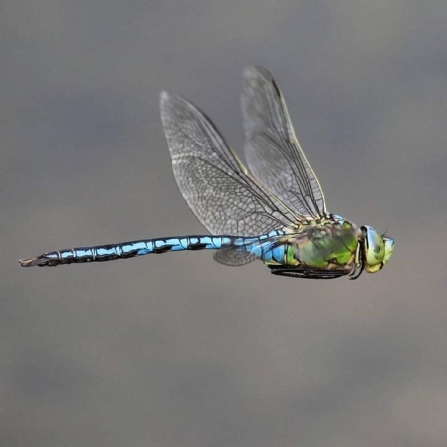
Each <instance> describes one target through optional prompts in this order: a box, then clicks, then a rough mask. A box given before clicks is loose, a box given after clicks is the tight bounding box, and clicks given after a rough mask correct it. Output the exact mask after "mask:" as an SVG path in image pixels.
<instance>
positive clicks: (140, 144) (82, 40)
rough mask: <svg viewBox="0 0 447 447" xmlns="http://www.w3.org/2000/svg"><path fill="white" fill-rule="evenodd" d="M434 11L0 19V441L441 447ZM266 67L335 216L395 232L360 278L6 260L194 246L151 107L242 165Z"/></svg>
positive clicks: (200, 2)
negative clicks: (386, 259)
mask: <svg viewBox="0 0 447 447" xmlns="http://www.w3.org/2000/svg"><path fill="white" fill-rule="evenodd" d="M446 27H447V3H446V2H445V0H439V1H436V0H432V1H427V2H422V1H418V0H395V1H393V2H389V1H385V0H376V1H374V2H372V1H369V0H322V1H315V0H299V1H297V0H277V1H269V0H259V1H254V0H228V1H218V0H209V1H206V0H184V1H180V0H167V1H163V0H144V1H143V0H128V1H106V0H90V1H80V0H78V1H74V0H71V1H70V0H57V1H56V0H32V1H24V0H3V1H2V2H1V4H0V60H1V69H0V95H1V104H2V106H1V108H0V114H1V115H0V118H1V132H0V150H1V165H0V194H1V196H0V197H1V198H0V200H1V213H2V219H1V228H0V235H1V238H2V241H1V249H2V256H1V272H2V280H1V300H0V303H1V304H0V306H1V307H0V353H1V357H0V358H1V361H0V411H1V412H0V415H1V417H0V445H2V446H42V447H48V446H62V445H63V446H73V447H74V446H76V447H77V446H138V447H140V446H170V447H171V446H172V447H177V446H188V447H189V446H191V447H192V446H194V447H202V446H213V447H220V446H222V447H223V446H232V447H255V446H256V447H270V446H284V447H288V446H312V447H322V446H331V447H357V446H362V447H376V446H393V447H394V446H397V447H401V446H405V447H407V446H408V447H420V446H424V447H426V446H429V447H434V446H439V447H441V446H445V445H447V323H446V319H447V299H446V298H447V297H446V295H447V294H446V286H447V279H446V273H445V266H446V255H447V250H446V243H445V241H446V234H447V233H446V219H445V218H446V193H447V178H446V170H447V150H446V145H447V126H446V119H447V109H446V107H447V30H446ZM253 63H256V64H259V65H263V66H265V67H266V68H268V69H269V70H270V71H272V73H273V75H274V76H275V78H276V80H277V81H278V83H279V85H280V87H281V88H282V90H283V92H284V94H285V97H286V99H287V101H288V106H289V110H290V113H291V116H292V119H293V122H294V123H295V127H296V132H297V135H298V137H299V138H300V141H301V143H302V145H303V147H304V149H305V151H306V153H307V154H308V157H309V159H310V161H311V162H312V164H313V167H314V169H315V170H316V172H317V174H318V176H319V178H320V180H321V183H322V186H323V188H324V190H325V193H326V200H327V203H328V207H329V209H330V210H331V211H333V212H335V213H338V214H342V215H344V216H347V217H348V218H350V219H352V220H353V221H355V222H357V223H359V224H365V223H367V224H370V225H373V226H375V227H376V228H377V229H378V230H379V231H385V230H386V231H387V233H388V234H389V235H391V236H392V237H394V238H395V240H396V251H395V253H394V256H393V258H392V260H391V262H390V263H389V265H388V266H387V267H386V268H385V269H384V270H383V271H382V272H380V273H379V274H376V275H367V274H364V275H363V276H362V277H361V278H360V279H359V280H358V281H354V282H350V281H348V280H347V279H339V280H335V281H306V280H294V279H287V278H278V277H274V276H272V275H270V273H269V271H268V269H267V268H265V267H263V266H262V264H260V263H254V264H251V265H249V266H246V267H244V268H240V269H231V268H226V267H224V266H221V265H219V264H217V263H214V262H212V260H211V256H210V253H206V252H197V253H182V254H167V255H164V256H148V257H144V258H138V259H130V260H127V261H119V262H111V263H106V264H94V265H74V266H69V267H60V268H57V269H37V268H35V269H21V268H20V267H19V265H18V263H17V259H18V258H21V257H29V256H34V255H38V254H40V253H42V252H44V251H49V250H53V249H61V248H67V247H72V246H79V245H81V246H82V245H89V244H99V243H112V242H122V241H126V240H132V239H137V238H149V237H157V236H167V235H182V234H188V233H189V234H191V233H192V234H194V233H195V234H197V233H201V232H203V229H202V228H201V226H200V224H199V223H198V222H197V221H196V219H195V217H194V216H193V215H192V213H191V212H190V211H189V209H188V208H187V206H186V204H185V203H184V201H183V199H182V197H181V195H180V193H179V192H178V190H177V187H176V184H175V181H174V179H173V176H172V173H171V168H170V160H169V156H168V151H167V149H166V147H165V142H164V137H163V133H162V128H161V123H160V119H159V112H158V95H159V91H160V90H162V89H167V90H169V91H171V92H176V93H179V94H181V95H183V96H185V97H187V98H189V99H191V100H192V101H193V102H195V103H196V104H198V105H199V106H200V107H201V108H202V109H203V110H204V111H205V112H206V113H207V114H208V115H209V116H210V117H211V118H212V119H213V121H214V122H215V123H216V125H217V126H218V128H219V129H220V130H221V132H222V133H223V134H224V135H225V136H226V138H227V140H228V141H229V142H230V143H231V144H232V145H233V146H234V147H235V148H237V149H238V150H240V149H241V147H242V128H241V120H240V113H239V95H240V85H241V80H240V75H241V71H242V68H243V67H244V66H245V65H248V64H253Z"/></svg>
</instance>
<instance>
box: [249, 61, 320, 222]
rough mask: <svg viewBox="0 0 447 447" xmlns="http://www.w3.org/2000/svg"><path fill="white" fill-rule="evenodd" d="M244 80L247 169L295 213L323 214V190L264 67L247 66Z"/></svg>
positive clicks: (285, 108) (283, 102) (306, 214)
mask: <svg viewBox="0 0 447 447" xmlns="http://www.w3.org/2000/svg"><path fill="white" fill-rule="evenodd" d="M243 81H244V82H243V94H242V98H241V107H242V115H243V121H244V133H245V146H244V150H245V156H246V159H247V164H248V167H249V169H250V171H251V172H252V173H253V174H254V175H255V176H256V177H257V178H258V179H259V180H261V181H262V182H263V183H264V184H265V185H267V187H268V188H269V189H270V190H271V191H272V192H273V193H274V194H276V195H277V196H278V197H279V198H280V199H281V200H282V201H283V202H284V203H285V204H286V205H287V206H288V207H289V208H291V209H292V210H293V211H295V212H296V213H299V214H300V215H302V216H309V217H312V218H314V219H315V218H318V217H323V216H324V215H325V213H326V206H325V202H324V196H323V192H322V191H321V187H320V184H319V182H318V179H317V177H316V176H315V173H314V171H313V170H312V168H311V166H310V164H309V162H308V161H307V158H306V156H305V155H304V152H303V150H302V149H301V146H300V144H299V142H298V140H297V138H296V136H295V132H294V129H293V126H292V123H291V121H290V118H289V114H288V111H287V106H286V103H285V101H284V98H283V96H282V94H281V92H280V90H279V88H278V86H277V85H276V83H275V81H274V79H273V78H272V76H271V75H270V73H269V72H268V71H267V70H265V69H263V68H260V67H247V68H246V69H245V70H244V73H243Z"/></svg>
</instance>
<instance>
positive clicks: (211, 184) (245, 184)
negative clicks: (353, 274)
mask: <svg viewBox="0 0 447 447" xmlns="http://www.w3.org/2000/svg"><path fill="white" fill-rule="evenodd" d="M160 111H161V119H162V122H163V129H164V133H165V137H166V141H167V145H168V148H169V152H170V155H171V159H172V169H173V172H174V176H175V179H176V181H177V185H178V187H179V189H180V191H181V193H182V195H183V197H184V198H185V200H186V202H187V203H188V205H189V207H190V208H191V210H192V211H193V212H194V214H195V215H196V216H197V218H198V219H199V221H200V222H201V223H202V224H203V225H204V226H205V228H206V229H207V230H208V231H210V232H211V233H213V234H228V235H239V236H255V235H259V234H263V233H267V232H269V231H270V230H273V229H277V228H281V227H283V226H285V225H286V226H288V225H291V224H292V222H293V218H288V217H287V215H286V212H287V210H286V208H285V207H284V206H282V205H281V202H280V201H278V199H277V198H276V197H275V196H274V195H273V194H271V193H270V192H269V191H268V190H267V188H265V187H264V186H263V185H262V184H260V183H259V182H258V181H257V180H256V179H254V178H253V177H252V176H251V175H250V174H249V173H248V171H247V169H246V168H245V166H244V165H243V164H242V163H241V161H240V160H239V159H238V158H237V156H236V154H235V153H234V152H233V151H232V150H231V149H230V148H229V147H228V146H227V144H226V143H225V141H224V139H223V138H222V137H221V135H220V134H219V132H218V131H217V129H216V128H215V127H214V126H213V124H212V123H211V121H210V120H209V119H208V118H207V117H206V116H205V115H204V114H203V113H202V112H201V111H200V110H199V109H197V108H196V107H195V106H194V105H192V104H191V103H189V102H188V101H186V100H185V99H182V98H180V97H178V96H174V95H169V94H168V93H167V92H162V94H161V95H160Z"/></svg>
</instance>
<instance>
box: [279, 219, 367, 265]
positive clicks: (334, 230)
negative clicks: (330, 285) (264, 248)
mask: <svg viewBox="0 0 447 447" xmlns="http://www.w3.org/2000/svg"><path fill="white" fill-rule="evenodd" d="M358 237H359V233H358V230H357V228H356V227H355V226H354V225H353V224H352V223H350V222H348V221H346V220H335V219H325V220H323V221H320V222H313V223H312V224H311V225H309V226H306V227H304V228H302V229H301V231H299V232H297V233H294V234H290V235H289V236H288V237H287V238H285V239H284V242H285V247H284V248H285V253H284V255H285V259H284V263H285V264H287V265H294V266H308V267H312V268H319V269H333V268H337V267H348V266H349V267H350V266H352V264H353V263H354V262H355V253H356V250H357V245H358Z"/></svg>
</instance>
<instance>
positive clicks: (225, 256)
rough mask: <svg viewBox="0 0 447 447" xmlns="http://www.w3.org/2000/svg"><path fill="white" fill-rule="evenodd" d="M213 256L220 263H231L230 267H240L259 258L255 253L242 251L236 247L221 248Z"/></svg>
mask: <svg viewBox="0 0 447 447" xmlns="http://www.w3.org/2000/svg"><path fill="white" fill-rule="evenodd" d="M213 258H214V260H215V261H217V262H219V263H220V264H224V265H229V266H230V267H240V266H241V265H246V264H250V262H253V261H255V260H256V259H257V258H256V256H255V255H254V254H252V253H247V252H246V251H240V250H238V249H237V248H235V247H225V248H221V249H220V250H217V251H216V252H215V253H214V254H213Z"/></svg>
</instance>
